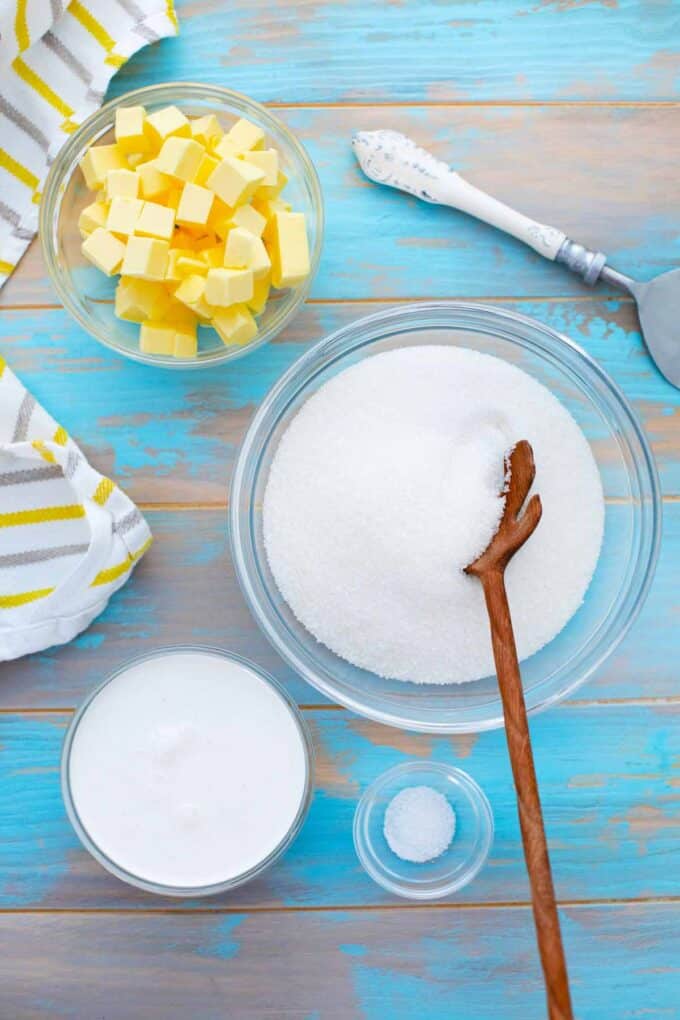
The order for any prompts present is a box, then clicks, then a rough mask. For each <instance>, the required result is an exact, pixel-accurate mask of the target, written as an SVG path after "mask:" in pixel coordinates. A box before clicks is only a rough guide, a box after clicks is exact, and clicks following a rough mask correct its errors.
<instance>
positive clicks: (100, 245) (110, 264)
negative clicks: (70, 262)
mask: <svg viewBox="0 0 680 1020" xmlns="http://www.w3.org/2000/svg"><path fill="white" fill-rule="evenodd" d="M82 252H83V255H84V256H85V258H87V259H89V260H90V262H91V263H92V264H93V265H94V266H96V267H97V269H101V271H102V273H106V275H107V276H113V274H114V273H117V272H118V270H119V269H120V264H121V262H122V261H123V257H124V255H125V245H124V244H122V242H121V241H119V240H118V238H117V237H114V236H113V234H111V233H109V231H108V230H105V229H104V227H96V228H95V229H94V230H93V231H92V233H91V234H90V235H89V237H86V238H85V240H84V241H83V244H82Z"/></svg>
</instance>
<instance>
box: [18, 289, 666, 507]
mask: <svg viewBox="0 0 680 1020" xmlns="http://www.w3.org/2000/svg"><path fill="white" fill-rule="evenodd" d="M388 306H389V305H385V306H383V307H388ZM380 307H381V306H380V305H377V304H376V303H366V304H337V305H336V304H331V305H325V304H322V305H306V306H305V308H304V309H303V311H302V313H301V314H300V316H299V317H298V318H297V319H296V320H295V322H293V323H292V324H291V326H290V327H289V328H288V329H287V330H286V332H285V334H284V336H282V337H281V338H280V339H279V340H278V341H277V342H275V343H273V344H270V345H268V346H267V347H264V348H261V349H260V350H258V351H255V352H254V353H253V354H251V355H249V356H248V357H246V358H244V359H243V360H241V361H239V362H236V363H235V364H234V365H225V366H221V367H217V368H214V369H208V370H204V371H202V372H195V371H173V372H168V371H163V370H161V369H152V368H149V367H148V366H146V365H138V364H135V363H133V362H130V361H127V360H124V359H122V358H120V357H118V356H116V355H115V354H113V353H111V352H109V351H108V350H105V349H103V348H102V347H101V346H100V345H99V344H97V343H96V342H95V341H94V340H91V339H90V338H89V337H88V336H86V335H85V334H84V333H83V332H82V331H81V330H80V329H78V328H77V327H76V326H74V325H73V324H72V323H71V322H70V320H69V318H68V316H67V315H66V313H65V312H64V311H60V310H56V309H54V310H52V311H29V310H21V311H19V310H17V311H6V312H5V313H4V314H3V315H2V318H1V320H0V336H1V337H2V340H0V352H2V354H3V355H4V356H5V357H6V359H7V361H8V363H9V364H10V365H11V366H12V368H14V370H15V371H16V372H17V373H18V374H19V375H20V377H21V378H22V380H23V381H24V383H25V384H26V385H27V386H28V387H29V388H30V389H31V390H32V392H33V393H34V394H35V396H36V398H37V399H38V400H40V401H41V402H43V403H44V405H45V407H46V408H47V409H48V410H49V411H50V412H51V413H52V414H53V415H54V416H55V417H56V418H58V419H59V420H60V421H61V423H62V424H63V425H64V427H65V428H67V429H68V431H69V432H70V433H71V434H72V435H73V436H74V437H75V438H76V439H77V440H78V441H79V442H81V443H82V444H83V446H84V448H85V450H86V452H87V454H88V455H89V456H90V457H91V458H92V461H93V463H94V464H95V465H96V466H97V467H98V468H99V469H100V470H102V471H104V472H105V473H106V474H107V475H111V477H113V478H115V479H116V480H117V481H118V483H119V484H120V485H122V486H124V487H125V488H126V489H127V491H128V492H129V494H130V496H132V498H133V499H135V500H137V501H141V502H144V503H173V504H174V503H177V504H195V503H204V502H211V503H222V504H223V503H224V502H225V500H226V493H227V487H228V481H229V478H230V477H231V470H232V466H233V462H234V457H235V454H236V450H237V448H238V446H239V444H240V442H241V439H242V437H243V435H244V432H245V430H246V428H247V426H248V424H249V422H250V419H251V417H252V414H253V412H254V410H255V408H256V406H257V405H258V404H259V403H260V402H261V401H262V399H263V397H264V396H265V394H266V393H267V391H268V389H269V388H270V387H271V386H272V385H273V384H274V382H275V381H276V380H277V379H278V378H279V376H280V375H281V374H282V372H283V371H284V370H285V369H286V368H288V366H289V365H291V364H292V362H293V361H294V360H295V359H296V358H298V357H299V356H300V355H301V354H302V353H303V352H304V351H305V350H307V348H308V347H309V345H310V344H311V343H313V342H315V341H317V340H318V339H320V338H321V337H323V336H324V335H326V334H327V333H329V332H331V331H332V330H334V329H336V328H338V327H339V326H341V325H344V324H346V323H348V322H351V321H354V320H356V319H358V318H359V317H360V316H362V315H366V314H369V313H371V312H375V311H377V310H379V308H380ZM509 307H511V308H513V309H515V310H516V311H518V312H521V313H524V314H526V315H532V316H535V317H536V318H538V319H540V320H541V321H543V322H546V323H547V324H548V325H550V326H552V327H553V328H555V329H557V330H559V331H561V332H563V333H566V334H567V335H569V336H571V337H572V338H573V339H574V340H575V341H576V342H577V343H579V344H581V345H582V346H583V347H585V348H586V350H587V351H588V352H589V353H590V354H591V355H593V357H595V358H596V359H597V360H598V361H599V362H600V363H601V364H602V365H603V367H604V368H605V369H606V370H607V371H608V372H609V373H610V375H612V376H613V378H614V379H616V381H617V383H618V384H619V386H621V388H622V389H623V390H624V391H625V393H626V394H627V396H628V397H629V399H630V400H631V401H633V403H634V405H635V407H636V408H637V410H638V413H639V414H640V417H641V419H642V422H643V424H644V425H645V427H646V429H647V431H648V433H649V437H650V439H651V441H652V445H653V448H654V452H655V454H656V456H657V458H658V461H659V467H660V470H661V476H662V482H663V485H664V491H665V492H666V493H667V494H669V495H670V494H678V493H680V464H679V463H678V458H677V449H678V442H679V441H680V391H678V390H676V389H675V388H674V387H672V386H671V385H670V384H669V383H667V382H666V381H665V380H664V379H663V378H662V377H661V376H660V374H659V373H658V372H657V371H656V369H655V368H654V366H653V365H652V363H651V361H650V359H649V358H648V356H647V354H646V351H645V350H644V347H643V344H642V341H641V339H640V335H639V333H638V332H637V331H636V324H635V323H636V320H635V316H634V312H633V308H632V305H631V303H630V302H626V301H623V302H619V301H585V302H582V301H577V302H570V301H568V302H562V301H546V302H543V301H527V302H512V303H511V305H509Z"/></svg>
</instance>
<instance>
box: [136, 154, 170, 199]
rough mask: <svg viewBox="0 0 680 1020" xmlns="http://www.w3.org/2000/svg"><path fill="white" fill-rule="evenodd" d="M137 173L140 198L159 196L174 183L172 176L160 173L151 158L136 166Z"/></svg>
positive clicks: (165, 192)
mask: <svg viewBox="0 0 680 1020" xmlns="http://www.w3.org/2000/svg"><path fill="white" fill-rule="evenodd" d="M137 174H138V175H139V191H140V194H141V196H142V198H146V199H154V198H161V196H163V195H165V194H167V192H168V191H169V190H170V188H171V187H172V186H173V184H174V181H173V179H172V177H168V175H167V174H162V173H161V172H160V170H158V168H157V167H156V165H155V163H154V162H153V160H149V161H148V162H146V163H140V164H139V166H138V167H137Z"/></svg>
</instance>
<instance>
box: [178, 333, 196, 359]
mask: <svg viewBox="0 0 680 1020" xmlns="http://www.w3.org/2000/svg"><path fill="white" fill-rule="evenodd" d="M173 354H174V356H175V357H176V358H195V357H196V355H197V354H198V340H197V339H196V332H195V331H194V333H193V334H192V333H187V332H184V330H179V329H178V330H177V331H176V333H175V349H174V351H173Z"/></svg>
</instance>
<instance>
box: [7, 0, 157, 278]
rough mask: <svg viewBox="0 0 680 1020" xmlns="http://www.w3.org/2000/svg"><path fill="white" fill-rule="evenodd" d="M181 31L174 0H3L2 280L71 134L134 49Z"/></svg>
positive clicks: (24, 242) (32, 227)
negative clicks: (46, 179)
mask: <svg viewBox="0 0 680 1020" xmlns="http://www.w3.org/2000/svg"><path fill="white" fill-rule="evenodd" d="M176 32H177V18H176V16H175V11H174V7H173V3H172V0H70V2H69V0H0V287H1V286H2V284H3V283H4V282H5V280H6V279H7V277H8V275H9V274H10V273H11V272H12V270H13V269H14V267H15V266H16V264H17V262H18V261H19V259H20V258H21V256H22V255H23V253H24V251H25V250H26V248H27V247H28V244H29V241H30V240H31V239H32V238H33V236H34V234H35V232H36V230H37V229H38V205H39V203H40V191H41V188H42V185H43V182H44V179H45V176H46V174H47V170H48V168H49V166H50V163H51V162H52V160H53V159H54V157H55V156H56V154H57V152H58V151H59V149H60V148H61V146H62V145H63V143H64V141H65V139H66V138H67V137H68V135H69V134H70V133H71V132H72V131H74V130H75V129H76V127H77V126H78V125H79V124H80V123H81V122H82V121H83V120H84V119H85V118H86V117H88V116H89V115H90V114H91V113H92V112H93V111H94V110H95V109H96V108H97V107H98V106H100V105H101V103H102V101H103V99H104V93H105V91H106V87H107V85H108V83H109V81H110V80H111V78H112V76H113V75H114V74H115V73H116V71H117V70H118V68H119V67H121V66H122V64H124V63H125V61H126V60H127V59H128V58H129V57H131V56H132V54H133V53H136V52H137V50H139V49H141V47H142V46H146V45H147V44H148V43H150V42H154V41H155V40H157V39H161V38H163V37H164V36H168V35H174V34H176Z"/></svg>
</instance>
